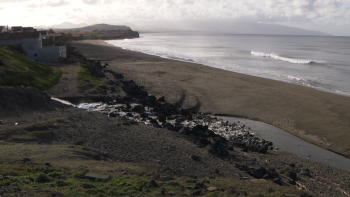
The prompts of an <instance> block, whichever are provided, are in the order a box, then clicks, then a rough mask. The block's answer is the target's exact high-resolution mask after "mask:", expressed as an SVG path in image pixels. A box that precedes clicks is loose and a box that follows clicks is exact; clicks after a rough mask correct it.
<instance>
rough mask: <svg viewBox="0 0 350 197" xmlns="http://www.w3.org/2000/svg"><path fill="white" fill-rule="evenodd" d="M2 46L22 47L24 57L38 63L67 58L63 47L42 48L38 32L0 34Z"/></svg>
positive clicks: (0, 44)
mask: <svg viewBox="0 0 350 197" xmlns="http://www.w3.org/2000/svg"><path fill="white" fill-rule="evenodd" d="M17 32H18V31H17ZM2 45H7V46H8V45H22V48H23V50H24V51H25V53H26V56H27V57H28V58H29V59H31V60H34V61H38V62H54V61H56V60H57V58H58V57H67V50H66V47H65V46H58V47H43V44H42V38H41V34H40V32H23V33H9V32H6V33H0V46H2Z"/></svg>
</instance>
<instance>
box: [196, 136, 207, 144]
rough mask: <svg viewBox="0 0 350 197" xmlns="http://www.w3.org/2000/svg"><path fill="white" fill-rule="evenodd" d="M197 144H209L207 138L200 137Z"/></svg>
mask: <svg viewBox="0 0 350 197" xmlns="http://www.w3.org/2000/svg"><path fill="white" fill-rule="evenodd" d="M198 143H200V144H203V145H207V144H209V143H210V142H209V141H208V140H207V138H205V137H201V138H199V141H198Z"/></svg>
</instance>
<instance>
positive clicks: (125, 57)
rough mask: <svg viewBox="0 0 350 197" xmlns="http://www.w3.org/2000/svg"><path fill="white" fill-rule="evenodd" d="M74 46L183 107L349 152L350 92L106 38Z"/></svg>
mask: <svg viewBox="0 0 350 197" xmlns="http://www.w3.org/2000/svg"><path fill="white" fill-rule="evenodd" d="M72 45H73V46H75V47H77V50H78V51H79V52H81V53H82V54H83V55H85V56H86V57H88V58H89V59H93V60H100V61H101V62H102V63H105V62H106V63H108V64H109V65H110V69H112V70H114V71H115V72H118V73H122V74H123V75H124V76H125V77H126V78H127V79H128V80H133V81H135V82H136V83H137V84H139V85H140V86H144V87H145V89H146V91H148V92H149V93H150V94H151V95H154V96H165V99H166V100H167V101H168V102H171V103H174V104H177V105H178V106H181V107H182V108H186V109H193V110H198V111H199V112H203V113H212V114H214V115H226V116H235V117H243V118H247V119H251V120H258V121H261V122H265V123H268V124H271V125H274V126H276V127H278V128H281V129H283V130H285V131H287V132H290V133H292V134H294V135H296V136H298V137H300V138H302V139H304V140H306V141H309V142H311V143H314V144H316V145H318V146H321V147H323V148H326V149H328V150H331V151H334V152H336V153H339V154H342V155H344V156H346V157H350V144H349V143H348V140H349V139H350V132H349V131H350V124H349V120H350V97H345V96H341V95H336V94H331V93H327V92H322V91H318V90H316V89H312V88H308V87H302V86H298V85H293V84H288V83H284V82H279V81H274V80H269V79H265V78H259V77H254V76H249V75H244V74H239V73H234V72H228V71H224V70H220V69H216V68H211V67H208V66H203V65H199V64H195V63H191V62H183V61H177V60H171V59H165V58H161V57H157V56H152V55H147V54H142V53H139V52H134V51H128V50H123V49H121V48H118V47H114V46H112V45H109V44H107V43H106V42H104V41H101V40H88V41H81V42H73V43H72Z"/></svg>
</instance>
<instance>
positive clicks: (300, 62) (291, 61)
mask: <svg viewBox="0 0 350 197" xmlns="http://www.w3.org/2000/svg"><path fill="white" fill-rule="evenodd" d="M250 54H251V55H254V56H259V57H270V58H273V59H277V60H282V61H286V62H290V63H294V64H311V63H314V61H312V60H306V59H294V58H288V57H282V56H279V55H276V54H274V53H262V52H256V51H252V52H251V53H250Z"/></svg>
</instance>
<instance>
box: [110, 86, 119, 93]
mask: <svg viewBox="0 0 350 197" xmlns="http://www.w3.org/2000/svg"><path fill="white" fill-rule="evenodd" d="M109 89H110V90H111V92H116V91H117V89H116V88H115V87H114V86H111V87H109Z"/></svg>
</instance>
